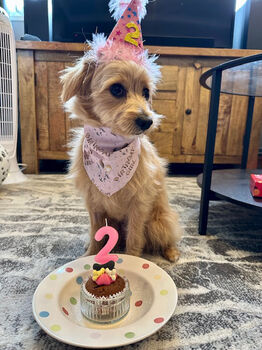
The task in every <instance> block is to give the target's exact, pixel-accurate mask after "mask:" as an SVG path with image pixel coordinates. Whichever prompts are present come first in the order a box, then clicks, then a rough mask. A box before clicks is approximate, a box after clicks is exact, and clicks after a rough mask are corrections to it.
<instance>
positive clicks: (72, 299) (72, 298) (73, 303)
mask: <svg viewBox="0 0 262 350" xmlns="http://www.w3.org/2000/svg"><path fill="white" fill-rule="evenodd" d="M70 303H71V304H72V305H76V304H77V300H76V298H74V297H71V298H70Z"/></svg>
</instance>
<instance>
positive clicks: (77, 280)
mask: <svg viewBox="0 0 262 350" xmlns="http://www.w3.org/2000/svg"><path fill="white" fill-rule="evenodd" d="M82 282H83V277H82V276H78V277H77V279H76V283H77V284H82Z"/></svg>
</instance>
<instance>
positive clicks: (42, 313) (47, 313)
mask: <svg viewBox="0 0 262 350" xmlns="http://www.w3.org/2000/svg"><path fill="white" fill-rule="evenodd" d="M49 315H50V314H49V312H48V311H41V312H39V316H40V317H48V316H49Z"/></svg>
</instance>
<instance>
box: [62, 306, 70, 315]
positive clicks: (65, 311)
mask: <svg viewBox="0 0 262 350" xmlns="http://www.w3.org/2000/svg"><path fill="white" fill-rule="evenodd" d="M62 311H63V313H64V314H66V316H68V315H69V312H68V311H67V309H66V308H64V307H62Z"/></svg>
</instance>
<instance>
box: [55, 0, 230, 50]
mask: <svg viewBox="0 0 262 350" xmlns="http://www.w3.org/2000/svg"><path fill="white" fill-rule="evenodd" d="M108 2H109V1H108V0H53V40H57V41H80V42H83V41H84V40H85V38H87V39H90V38H91V35H92V33H94V32H96V31H97V32H99V33H105V34H106V35H108V34H109V33H110V32H111V30H112V28H113V27H114V25H115V21H114V20H113V19H112V18H111V16H110V13H109V10H108ZM234 15H235V0H184V1H183V0H155V1H150V2H149V4H148V5H147V15H146V17H145V19H144V20H143V21H142V30H143V37H144V40H145V44H155V45H161V44H162V45H163V44H166V45H168V44H170V45H180V44H181V45H183V46H214V47H232V35H233V25H234Z"/></svg>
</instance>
